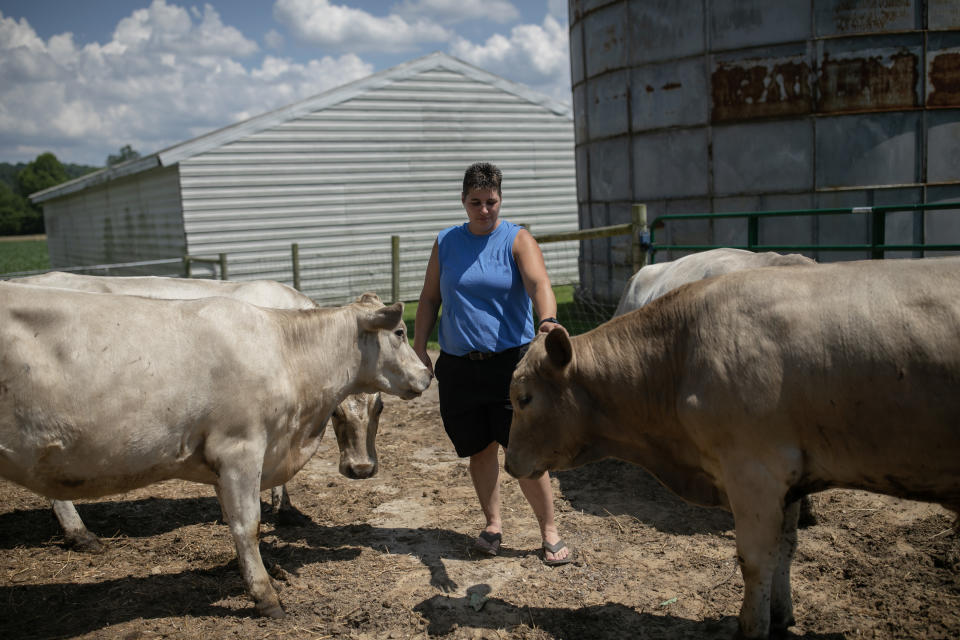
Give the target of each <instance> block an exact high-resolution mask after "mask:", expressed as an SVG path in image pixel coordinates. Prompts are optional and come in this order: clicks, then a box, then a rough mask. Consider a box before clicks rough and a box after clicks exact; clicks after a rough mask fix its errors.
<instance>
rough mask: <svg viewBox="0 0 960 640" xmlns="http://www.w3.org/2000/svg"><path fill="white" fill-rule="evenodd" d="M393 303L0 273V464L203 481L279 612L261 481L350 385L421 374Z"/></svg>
mask: <svg viewBox="0 0 960 640" xmlns="http://www.w3.org/2000/svg"><path fill="white" fill-rule="evenodd" d="M402 316H403V303H399V302H398V303H396V304H393V305H390V306H384V305H383V303H381V302H380V300H379V298H377V297H376V295H374V294H364V295H363V296H361V298H360V299H359V300H358V301H357V302H355V303H353V304H350V305H346V306H344V307H337V308H331V309H306V310H286V309H268V308H264V307H258V306H255V305H251V304H248V303H244V302H241V301H238V300H233V299H229V298H222V297H217V298H204V299H199V300H154V299H150V298H141V297H136V296H121V295H113V294H97V293H86V292H77V291H68V290H60V289H49V288H43V287H34V286H29V285H23V284H11V283H0V477H3V478H6V479H8V480H11V481H13V482H16V483H18V484H20V485H23V486H24V487H26V488H27V489H30V490H32V491H35V492H37V493H39V494H41V495H45V496H48V497H50V498H55V499H58V500H72V499H75V498H93V497H99V496H104V495H108V494H113V493H118V492H123V491H128V490H131V489H135V488H138V487H143V486H146V485H148V484H151V483H154V482H159V481H162V480H166V479H171V478H180V479H184V480H190V481H194V482H202V483H206V484H212V485H213V486H214V487H215V489H216V491H217V496H218V498H219V499H220V504H221V508H222V509H223V512H224V514H225V516H226V519H227V523H228V525H229V527H230V531H231V534H232V535H233V538H234V542H235V544H236V547H237V556H238V559H239V564H240V569H241V572H242V574H243V577H244V580H245V582H246V585H247V588H248V590H249V592H250V594H251V596H252V597H253V600H254V602H255V603H256V608H257V611H258V612H259V613H261V614H263V615H269V616H273V617H282V616H283V615H284V613H283V609H282V608H281V606H280V600H279V598H278V596H277V593H276V591H275V589H274V587H273V585H272V584H271V582H270V579H269V577H268V575H267V572H266V570H265V569H264V566H263V561H262V560H261V558H260V551H259V548H258V533H259V524H260V501H259V492H260V491H261V489H264V488H269V487H274V486H277V485H280V484H283V483H284V482H286V481H287V480H289V479H290V478H291V477H292V476H293V475H294V474H295V473H296V472H297V471H298V470H299V469H300V468H301V467H302V466H303V465H304V464H305V463H306V462H307V461H308V460H309V459H310V457H311V456H312V455H313V454H314V452H315V451H316V449H317V447H318V446H319V445H320V436H321V434H322V433H323V430H324V425H325V423H326V421H327V419H328V418H329V417H330V414H331V413H333V411H334V410H335V409H336V408H337V405H339V404H340V403H341V402H342V401H343V400H344V399H345V398H346V397H347V396H348V395H350V394H353V393H358V392H367V393H373V392H376V391H383V392H385V393H391V394H395V395H399V396H401V397H403V398H412V397H415V396H417V395H419V394H420V393H422V392H423V391H424V390H425V389H426V388H427V386H428V385H429V384H430V380H431V375H430V372H429V371H428V370H427V368H426V367H425V366H423V363H421V362H420V359H419V358H418V357H417V355H416V354H415V353H414V352H413V349H412V348H411V347H410V345H409V343H408V341H407V335H406V331H405V327H404V324H403V318H402Z"/></svg>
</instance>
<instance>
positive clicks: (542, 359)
mask: <svg viewBox="0 0 960 640" xmlns="http://www.w3.org/2000/svg"><path fill="white" fill-rule="evenodd" d="M510 400H511V402H512V403H513V407H514V413H513V422H512V425H511V427H510V448H509V450H508V451H507V456H506V468H507V471H508V472H510V473H511V474H513V475H515V476H518V477H536V476H537V475H539V474H540V473H542V472H543V471H545V470H548V469H567V468H570V467H573V466H577V465H581V464H585V463H588V462H591V461H594V460H599V459H602V458H605V457H608V456H612V457H617V458H621V459H623V460H627V461H629V462H633V463H635V464H638V465H641V466H643V467H644V468H646V469H647V470H648V471H650V472H651V473H652V474H653V475H654V476H656V477H657V478H658V479H659V480H660V481H661V482H663V484H665V485H666V486H667V487H668V488H670V489H672V490H673V491H675V492H676V493H677V494H679V495H680V496H681V497H683V498H685V499H687V500H689V501H691V502H694V503H697V504H702V505H707V506H718V507H724V508H727V509H729V510H730V511H732V512H733V517H734V522H735V524H736V535H737V559H738V561H739V563H740V570H741V572H742V574H743V582H744V597H743V606H742V607H741V609H740V620H739V622H740V632H741V633H742V635H743V636H745V637H747V638H764V637H767V635H768V634H769V632H770V630H771V629H774V630H780V629H783V628H786V627H787V626H789V625H791V624H793V604H792V599H791V595H790V565H791V561H792V559H793V554H794V552H795V550H796V544H797V515H798V511H799V509H798V499H799V498H800V497H801V496H803V495H806V494H808V493H812V492H816V491H821V490H823V489H827V488H830V487H841V488H848V489H863V490H867V491H876V492H880V493H887V494H890V495H894V496H899V497H902V498H908V499H914V500H926V501H930V502H937V503H940V504H942V505H944V506H945V507H947V508H949V509H951V510H953V511H957V510H960V259H956V258H928V259H925V260H873V261H870V260H868V261H858V262H846V263H837V264H826V265H814V266H794V267H772V268H761V269H746V270H743V271H737V272H734V273H728V274H725V275H722V276H718V277H716V278H709V279H706V280H700V281H698V282H693V283H690V284H686V285H683V286H681V287H679V288H677V289H675V290H674V291H672V292H670V293H668V294H667V295H665V296H663V297H662V298H660V299H659V300H656V301H654V302H653V303H651V304H649V305H647V306H645V307H643V308H641V309H637V310H636V311H632V312H630V313H627V314H625V315H623V316H620V317H618V318H614V319H613V320H610V321H609V322H607V323H605V324H603V325H601V326H599V327H597V328H596V329H594V330H593V331H590V332H588V333H585V334H583V335H579V336H574V337H572V338H571V337H569V336H568V335H567V334H566V333H565V332H563V331H562V330H560V329H554V330H553V331H551V332H550V333H549V334H548V335H546V336H545V337H543V338H537V339H536V340H534V341H533V343H531V345H530V349H529V351H528V352H527V354H526V355H525V356H524V358H523V360H521V362H520V364H519V365H518V366H517V369H516V371H515V372H514V374H513V381H512V383H511V387H510ZM625 490H629V487H625Z"/></svg>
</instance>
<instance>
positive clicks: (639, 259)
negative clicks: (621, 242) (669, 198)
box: [630, 204, 650, 273]
mask: <svg viewBox="0 0 960 640" xmlns="http://www.w3.org/2000/svg"><path fill="white" fill-rule="evenodd" d="M630 216H631V218H632V224H633V233H631V234H630V236H631V243H632V247H631V248H632V251H631V254H632V258H633V272H634V273H636V272H637V271H640V269H641V267H643V265H645V264H646V263H647V246H649V243H650V228H649V227H648V226H647V205H645V204H635V205H633V207H631V209H630Z"/></svg>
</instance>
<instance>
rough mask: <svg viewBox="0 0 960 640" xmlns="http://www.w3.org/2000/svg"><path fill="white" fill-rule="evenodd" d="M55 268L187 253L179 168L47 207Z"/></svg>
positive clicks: (116, 182) (109, 184)
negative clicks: (185, 249)
mask: <svg viewBox="0 0 960 640" xmlns="http://www.w3.org/2000/svg"><path fill="white" fill-rule="evenodd" d="M43 212H44V220H45V225H46V230H47V246H48V248H49V251H50V264H51V266H53V267H54V268H58V267H59V268H63V267H74V266H80V265H93V264H112V263H118V262H133V261H143V260H154V259H162V258H177V257H181V256H182V255H183V253H184V246H185V245H184V235H183V218H182V216H181V214H180V191H179V180H178V177H177V168H176V167H170V168H161V169H154V170H151V171H147V172H144V173H140V174H137V175H135V176H132V177H128V178H122V179H119V180H114V181H111V182H106V183H103V184H101V185H98V186H95V187H91V188H88V189H85V190H83V191H78V192H75V193H73V194H71V195H68V196H66V197H63V198H56V199H53V200H49V201H46V202H44V203H43Z"/></svg>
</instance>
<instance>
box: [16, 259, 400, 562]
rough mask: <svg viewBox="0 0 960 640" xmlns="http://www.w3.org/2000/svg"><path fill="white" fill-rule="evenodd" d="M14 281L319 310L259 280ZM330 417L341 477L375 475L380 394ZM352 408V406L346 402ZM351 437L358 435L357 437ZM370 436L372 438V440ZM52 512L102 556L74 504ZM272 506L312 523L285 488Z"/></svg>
mask: <svg viewBox="0 0 960 640" xmlns="http://www.w3.org/2000/svg"><path fill="white" fill-rule="evenodd" d="M10 282H16V283H19V284H29V285H34V286H42V287H56V288H61V289H73V290H75V291H92V292H96V293H119V294H124V295H134V296H146V297H148V298H158V299H164V300H175V299H179V300H190V299H197V298H209V297H213V296H224V297H227V298H235V299H237V300H243V301H244V302H249V303H251V304H255V305H258V306H261V307H271V308H275V309H316V308H317V304H316V303H315V302H314V301H313V300H312V299H310V298H309V297H308V296H305V295H303V294H302V293H300V292H299V291H297V290H296V289H294V288H292V287H288V286H287V285H285V284H283V283H281V282H275V281H273V280H254V281H247V282H230V281H224V280H198V279H190V278H167V277H158V276H142V277H111V276H90V275H82V274H74V273H66V272H63V271H51V272H48V273H44V274H40V275H36V276H27V277H24V278H15V279H13V280H11V281H10ZM348 400H349V403H348V404H344V405H343V406H342V407H341V408H338V410H337V411H334V413H333V416H332V417H331V419H332V422H333V427H334V432H335V433H336V436H337V444H338V446H339V449H340V472H341V473H342V474H343V475H345V476H347V477H350V478H366V477H370V476H371V475H373V473H375V472H376V460H377V453H376V448H375V447H376V441H375V438H376V433H377V429H378V427H379V416H380V411H381V410H382V409H383V402H382V401H381V399H380V394H358V396H357V397H356V398H354V399H352V400H350V399H348ZM345 403H347V401H345ZM352 432H356V434H353V433H352ZM368 434H369V437H367V436H368ZM52 503H53V512H54V514H55V515H56V516H57V521H58V522H59V523H60V526H61V528H62V529H63V538H64V544H65V545H66V546H67V547H68V548H71V549H76V550H80V551H89V552H100V551H102V550H103V544H102V543H101V542H100V539H99V538H97V536H96V535H94V534H93V533H91V532H90V530H89V529H87V527H86V525H84V523H83V519H81V518H80V514H79V513H77V510H76V507H74V505H73V503H72V502H70V501H69V500H53V501H52ZM271 505H272V507H273V511H274V514H275V517H276V521H277V524H279V525H302V524H305V523H306V522H308V521H309V518H308V517H307V516H305V515H304V514H303V513H301V512H300V511H299V510H298V509H297V508H296V507H294V506H293V504H292V503H291V502H290V495H289V493H288V492H287V490H286V487H284V486H283V485H280V486H278V487H273V488H272V489H271Z"/></svg>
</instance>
